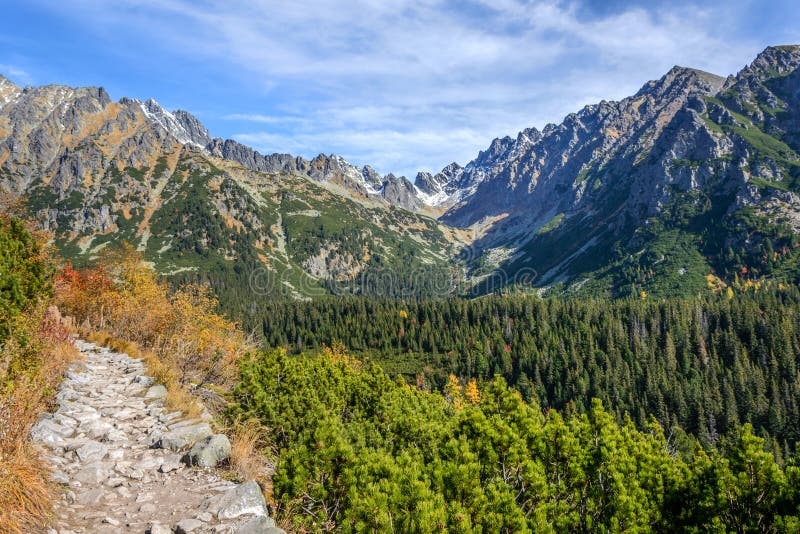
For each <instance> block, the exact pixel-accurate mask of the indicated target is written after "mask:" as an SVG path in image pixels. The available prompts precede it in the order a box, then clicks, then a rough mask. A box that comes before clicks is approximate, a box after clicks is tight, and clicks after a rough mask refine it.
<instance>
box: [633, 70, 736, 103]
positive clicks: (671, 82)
mask: <svg viewBox="0 0 800 534" xmlns="http://www.w3.org/2000/svg"><path fill="white" fill-rule="evenodd" d="M724 83H725V77H723V76H717V75H716V74H712V73H710V72H705V71H702V70H699V69H691V68H688V67H681V66H678V65H675V66H674V67H672V68H671V69H670V70H669V71H668V72H667V73H666V74H665V75H664V76H662V77H661V78H659V79H658V80H651V81H649V82H647V83H646V84H644V86H642V88H641V89H640V90H639V92H637V93H636V95H634V98H636V97H639V96H652V97H653V98H658V99H664V98H668V99H671V98H675V97H676V96H677V95H680V94H683V95H689V94H708V95H711V94H714V93H716V92H717V91H719V90H720V88H721V87H722V86H723V84H724Z"/></svg>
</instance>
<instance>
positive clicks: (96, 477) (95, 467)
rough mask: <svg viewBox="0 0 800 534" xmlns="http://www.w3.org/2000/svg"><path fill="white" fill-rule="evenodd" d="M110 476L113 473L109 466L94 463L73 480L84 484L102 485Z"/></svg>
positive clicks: (77, 474)
mask: <svg viewBox="0 0 800 534" xmlns="http://www.w3.org/2000/svg"><path fill="white" fill-rule="evenodd" d="M110 476H111V471H110V469H109V467H108V466H107V465H105V464H104V463H102V462H94V463H91V464H89V465H87V466H86V467H84V468H83V469H81V470H80V471H78V472H77V473H75V476H74V477H73V478H74V479H75V480H77V481H78V482H82V483H84V484H100V483H101V482H103V481H105V480H106V479H107V478H108V477H110Z"/></svg>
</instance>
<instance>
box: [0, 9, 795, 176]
mask: <svg viewBox="0 0 800 534" xmlns="http://www.w3.org/2000/svg"><path fill="white" fill-rule="evenodd" d="M797 7H798V6H797V2H796V0H792V1H790V0H783V1H777V2H759V1H737V0H728V1H724V2H723V1H721V2H680V1H678V2H637V1H618V0H610V1H605V2H587V1H584V2H580V1H575V2H567V1H565V2H559V1H523V0H475V1H468V2H450V1H439V0H421V1H405V0H395V1H387V0H363V1H361V0H358V1H350V2H334V1H327V0H312V1H307V2H304V1H301V0H295V1H292V0H283V1H250V2H243V1H239V0H228V1H212V0H195V1H190V0H114V1H88V0H86V1H80V0H76V1H69V0H60V1H57V0H56V1H54V0H25V1H20V2H15V1H10V2H4V9H3V20H2V22H1V23H0V28H2V29H1V30H0V73H3V74H5V75H6V76H8V77H9V78H11V79H12V80H14V81H15V82H17V83H18V84H20V85H25V84H34V85H39V84H45V83H64V84H68V85H73V86H77V85H102V86H104V87H105V88H106V89H107V90H108V91H109V93H110V94H111V97H112V98H114V99H119V98H121V97H123V96H129V97H133V98H139V99H142V100H144V99H147V98H155V99H156V100H158V101H159V102H160V103H161V104H162V105H164V106H165V107H167V108H169V109H176V108H180V109H186V110H188V111H190V112H192V113H194V114H195V115H196V116H197V117H198V118H199V119H200V120H202V121H203V122H204V123H205V124H206V126H207V127H208V128H209V130H210V131H211V133H212V135H214V136H218V137H232V138H234V139H237V140H239V141H241V142H243V143H245V144H248V145H251V146H253V147H254V148H256V149H258V150H260V151H262V152H267V153H271V152H289V153H292V154H296V155H302V156H306V157H313V156H314V155H316V154H318V153H320V152H324V153H337V154H340V155H342V156H344V157H345V158H347V159H348V160H350V161H351V162H353V163H356V164H367V163H368V164H371V165H373V166H374V167H375V168H376V169H378V170H379V171H381V172H383V173H387V172H395V173H399V174H406V175H407V176H409V177H413V176H414V174H415V173H416V171H417V170H430V171H437V170H439V169H441V168H442V167H443V166H444V165H446V164H447V163H449V162H451V161H457V162H459V163H461V164H465V163H466V162H467V161H469V160H470V159H472V158H473V157H474V156H475V155H477V152H478V150H481V149H483V148H485V147H487V146H488V144H489V142H490V141H491V140H492V139H493V138H495V137H499V136H503V135H515V134H516V132H517V131H519V130H521V129H523V128H526V127H531V126H536V127H538V128H542V127H543V126H544V125H545V124H546V123H548V122H560V121H561V119H562V118H563V117H564V115H566V114H567V113H569V112H572V111H577V110H578V109H580V107H582V106H583V105H585V104H589V103H594V102H597V101H600V100H602V99H606V100H613V99H619V98H622V97H624V96H627V95H630V94H632V93H634V92H635V91H636V90H637V89H638V88H639V87H640V86H641V85H643V84H644V82H646V81H647V80H649V79H654V78H658V77H660V76H661V75H662V74H663V73H665V72H666V71H667V70H669V68H670V67H672V66H673V65H675V64H678V65H684V66H691V67H696V68H701V69H704V70H708V71H711V72H715V73H717V74H723V75H725V74H730V73H734V72H736V71H738V70H739V69H740V68H741V67H743V66H744V65H745V64H746V63H748V62H749V61H750V60H751V59H752V58H753V57H754V56H755V55H756V54H757V53H758V52H759V51H760V50H762V49H763V48H765V47H766V46H768V45H770V44H789V43H800V25H798V24H797Z"/></svg>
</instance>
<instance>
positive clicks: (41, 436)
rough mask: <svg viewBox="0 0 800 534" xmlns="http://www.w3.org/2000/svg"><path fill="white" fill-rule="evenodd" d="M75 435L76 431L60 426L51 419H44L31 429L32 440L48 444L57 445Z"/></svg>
mask: <svg viewBox="0 0 800 534" xmlns="http://www.w3.org/2000/svg"><path fill="white" fill-rule="evenodd" d="M74 435H75V429H74V428H70V427H67V426H63V425H59V424H58V423H56V422H54V421H52V420H51V419H42V420H41V421H39V422H38V423H36V424H35V425H33V428H32V429H31V438H32V439H33V440H34V441H40V442H43V443H46V444H56V443H60V442H62V441H64V439H66V438H69V437H72V436H74Z"/></svg>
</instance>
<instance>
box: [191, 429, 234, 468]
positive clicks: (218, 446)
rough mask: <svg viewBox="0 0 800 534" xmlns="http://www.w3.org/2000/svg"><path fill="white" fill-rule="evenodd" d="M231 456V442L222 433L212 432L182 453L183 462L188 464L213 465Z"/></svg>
mask: <svg viewBox="0 0 800 534" xmlns="http://www.w3.org/2000/svg"><path fill="white" fill-rule="evenodd" d="M230 456H231V442H230V441H229V440H228V437H227V436H225V435H223V434H214V435H213V436H208V437H207V438H205V439H203V440H201V441H198V442H197V443H195V444H194V446H193V447H192V450H190V451H189V452H187V453H186V454H184V455H183V463H185V464H186V465H190V466H199V467H214V466H215V465H217V464H218V463H219V462H222V461H224V460H227V459H228V458H230Z"/></svg>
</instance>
